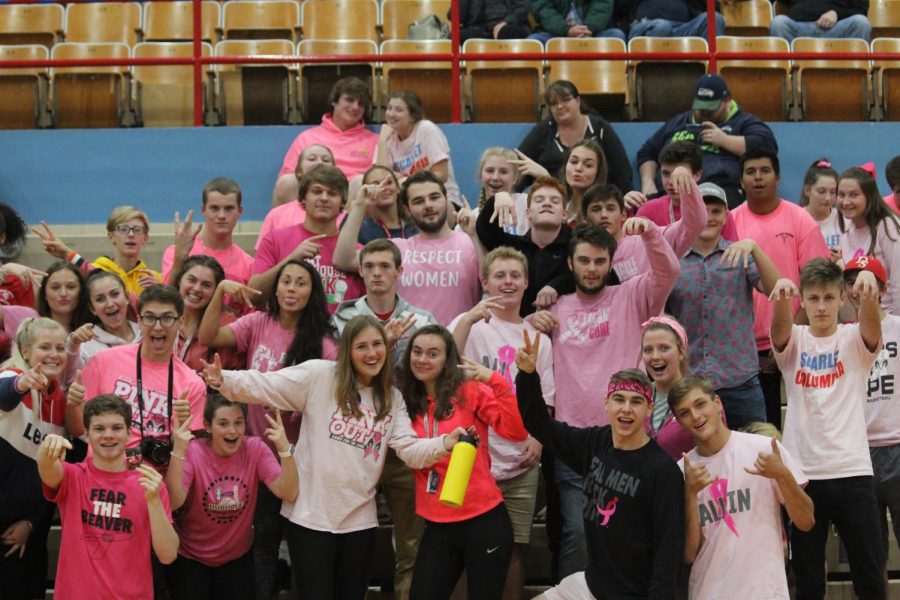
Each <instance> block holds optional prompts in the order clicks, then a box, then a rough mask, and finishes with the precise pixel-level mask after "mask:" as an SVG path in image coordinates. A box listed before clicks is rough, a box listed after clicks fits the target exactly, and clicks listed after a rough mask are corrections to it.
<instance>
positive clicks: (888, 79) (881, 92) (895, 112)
mask: <svg viewBox="0 0 900 600" xmlns="http://www.w3.org/2000/svg"><path fill="white" fill-rule="evenodd" d="M872 52H900V39H897V38H876V39H874V40H872ZM872 85H873V88H874V90H875V106H876V109H877V110H878V115H877V116H878V117H879V118H880V119H884V120H885V121H900V59H897V60H876V61H874V62H873V64H872Z"/></svg>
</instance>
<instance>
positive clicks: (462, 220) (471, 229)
mask: <svg viewBox="0 0 900 600" xmlns="http://www.w3.org/2000/svg"><path fill="white" fill-rule="evenodd" d="M476 220H477V219H476V217H475V213H474V212H473V211H472V209H471V208H469V207H468V206H466V207H464V208H462V209H460V211H459V212H458V213H456V222H457V223H458V224H459V228H460V229H462V230H463V233H465V234H466V235H467V236H469V237H473V236H475V235H476V232H475V222H476Z"/></svg>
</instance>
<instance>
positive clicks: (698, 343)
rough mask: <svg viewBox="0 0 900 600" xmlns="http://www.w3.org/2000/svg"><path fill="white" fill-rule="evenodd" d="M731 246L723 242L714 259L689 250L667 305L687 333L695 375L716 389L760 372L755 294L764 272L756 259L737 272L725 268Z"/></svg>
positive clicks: (737, 269)
mask: <svg viewBox="0 0 900 600" xmlns="http://www.w3.org/2000/svg"><path fill="white" fill-rule="evenodd" d="M730 245H731V242H727V241H725V240H721V239H720V240H719V246H718V248H716V249H715V250H713V252H711V253H710V254H709V256H703V255H701V254H700V253H698V252H697V251H695V250H693V249H691V250H688V252H687V254H685V255H684V257H683V258H682V259H681V261H680V262H681V277H680V278H679V279H678V283H676V284H675V288H674V289H673V290H672V293H671V294H670V295H669V300H668V302H667V303H666V312H668V313H670V314H672V315H673V316H675V317H676V318H677V319H678V321H679V322H680V323H681V324H682V325H683V326H684V330H685V332H686V333H687V336H688V350H689V353H690V357H691V371H693V372H694V373H697V374H698V375H702V376H703V377H706V378H707V379H709V380H710V381H711V382H712V384H713V387H714V388H716V389H720V388H731V387H736V386H739V385H741V384H743V383H745V382H746V381H747V380H749V379H750V378H751V377H753V376H754V375H756V374H757V373H758V372H759V357H758V355H757V351H756V340H755V338H754V337H753V289H754V288H755V287H756V286H757V285H758V283H759V271H758V270H757V268H756V263H755V262H754V261H753V259H752V258H751V259H750V263H749V265H748V266H747V268H744V264H743V262H741V263H740V264H738V266H736V267H733V268H729V267H727V266H725V265H723V264H721V263H720V262H719V261H720V260H721V258H722V255H723V254H724V252H725V249H726V248H727V247H728V246H730Z"/></svg>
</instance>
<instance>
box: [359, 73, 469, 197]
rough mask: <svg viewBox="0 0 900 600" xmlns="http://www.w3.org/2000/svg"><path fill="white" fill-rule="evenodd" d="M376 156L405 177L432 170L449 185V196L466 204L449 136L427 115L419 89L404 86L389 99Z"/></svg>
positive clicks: (398, 174)
mask: <svg viewBox="0 0 900 600" xmlns="http://www.w3.org/2000/svg"><path fill="white" fill-rule="evenodd" d="M376 156H377V158H376V160H375V162H376V163H377V164H379V165H388V166H390V167H391V168H392V169H393V170H394V173H396V174H397V176H398V177H400V178H401V179H405V178H406V177H409V176H410V175H412V174H413V173H417V172H419V171H424V170H428V171H431V172H432V173H434V174H435V175H436V176H437V178H438V179H440V180H441V183H443V184H444V187H445V188H447V199H448V200H449V201H450V202H452V203H453V204H454V205H455V206H458V207H461V206H462V200H461V199H460V196H459V186H458V185H457V184H456V176H455V175H454V174H453V163H452V162H450V144H448V143H447V136H445V135H444V132H443V131H441V129H440V128H439V127H438V126H437V125H435V124H434V123H432V122H431V121H429V120H428V119H426V118H425V108H424V107H423V106H422V100H421V98H419V96H418V94H416V93H415V92H413V91H410V90H401V91H399V92H395V93H394V94H393V95H392V96H391V97H390V99H389V100H388V105H387V110H386V111H385V123H384V124H383V125H382V126H381V134H380V135H379V137H378V153H377V155H376Z"/></svg>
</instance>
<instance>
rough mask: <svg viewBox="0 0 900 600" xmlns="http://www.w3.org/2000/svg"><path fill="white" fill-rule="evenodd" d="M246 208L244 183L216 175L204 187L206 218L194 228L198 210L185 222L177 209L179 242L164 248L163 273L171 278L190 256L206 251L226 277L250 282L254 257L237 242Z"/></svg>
mask: <svg viewBox="0 0 900 600" xmlns="http://www.w3.org/2000/svg"><path fill="white" fill-rule="evenodd" d="M243 212H244V207H243V206H242V205H241V186H239V185H238V184H237V182H236V181H233V180H231V179H227V178H225V177H216V178H215V179H213V180H212V181H210V182H209V183H207V184H206V185H205V186H204V187H203V196H202V200H201V205H200V213H201V214H202V215H203V217H204V218H205V219H206V222H205V223H203V224H202V225H198V226H197V229H196V230H194V229H193V228H192V225H193V217H194V211H193V209H192V210H189V211H188V213H187V217H186V218H185V220H184V223H183V224H180V223H179V222H178V213H177V212H176V213H175V243H174V244H173V245H171V246H169V247H168V248H166V250H165V252H163V256H162V275H163V278H164V279H165V280H166V281H167V282H171V281H172V275H173V274H174V273H177V272H178V271H180V270H181V265H182V263H183V262H184V261H185V259H187V257H188V256H193V255H195V254H205V255H207V256H211V257H212V258H214V259H216V260H217V261H218V262H219V264H220V265H222V268H223V269H225V277H227V278H228V279H230V280H232V281H239V282H241V283H247V281H248V280H249V279H250V267H251V266H252V265H253V257H251V256H250V255H249V254H247V253H246V252H244V250H243V249H242V248H241V247H240V246H238V245H237V244H235V243H234V229H235V227H237V222H238V219H240V218H241V214H243Z"/></svg>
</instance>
